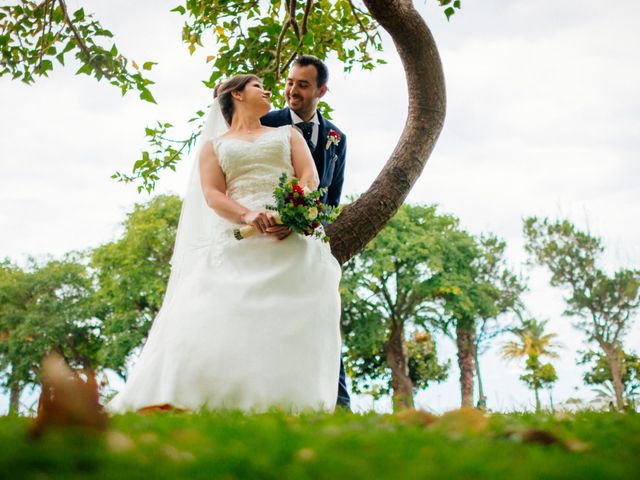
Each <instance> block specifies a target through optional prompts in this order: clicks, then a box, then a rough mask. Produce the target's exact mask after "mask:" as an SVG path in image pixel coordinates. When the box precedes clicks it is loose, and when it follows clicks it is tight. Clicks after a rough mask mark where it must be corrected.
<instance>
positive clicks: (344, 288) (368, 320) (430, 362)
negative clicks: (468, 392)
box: [340, 205, 469, 410]
mask: <svg viewBox="0 0 640 480" xmlns="http://www.w3.org/2000/svg"><path fill="white" fill-rule="evenodd" d="M456 225H457V220H456V219H455V218H454V217H451V216H447V215H438V214H436V208H435V207H425V206H419V205H416V206H410V205H403V206H402V207H401V208H400V210H399V211H398V213H397V214H396V216H395V217H394V218H393V219H392V220H391V221H390V222H389V224H388V225H387V226H386V227H385V229H384V230H382V232H380V234H379V235H378V236H377V237H376V238H375V239H374V240H373V241H371V242H370V243H369V244H368V245H367V246H366V247H365V249H364V250H362V251H361V252H360V253H359V254H358V255H357V256H355V257H354V258H352V259H351V260H350V261H349V262H347V263H346V264H345V266H344V273H343V277H342V283H341V288H340V291H341V294H342V305H343V310H342V324H343V328H344V333H345V344H346V346H347V353H346V357H345V360H346V365H347V369H348V370H349V373H350V374H351V375H352V376H353V377H354V378H353V380H354V383H353V388H354V391H356V392H368V393H373V394H374V396H378V395H382V394H386V393H390V392H391V393H392V395H393V405H394V409H395V410H399V409H403V408H409V407H412V406H413V396H414V393H415V391H416V390H418V389H423V388H426V387H427V386H428V384H429V383H430V382H432V381H436V382H439V381H442V380H444V379H445V378H446V376H447V370H448V367H449V362H445V363H443V364H440V363H438V359H437V352H436V345H435V342H434V341H433V338H432V336H431V327H430V324H429V318H430V315H431V313H430V312H431V311H432V310H434V309H436V308H437V305H435V300H436V296H435V292H434V288H433V287H432V286H431V285H430V283H429V281H430V279H431V277H432V276H433V275H434V274H435V272H438V271H441V270H442V265H441V258H440V252H441V250H442V249H444V248H450V247H452V245H453V244H454V243H455V242H456V241H463V242H464V241H469V239H468V238H467V237H466V236H464V234H461V233H459V232H457V231H456V229H455V227H456Z"/></svg>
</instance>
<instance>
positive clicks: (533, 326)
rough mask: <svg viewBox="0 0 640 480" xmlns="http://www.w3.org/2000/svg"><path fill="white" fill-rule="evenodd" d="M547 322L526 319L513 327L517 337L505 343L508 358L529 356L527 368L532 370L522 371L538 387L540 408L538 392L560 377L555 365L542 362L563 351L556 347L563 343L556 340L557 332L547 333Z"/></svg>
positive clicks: (531, 383) (537, 403) (537, 399)
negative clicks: (558, 350)
mask: <svg viewBox="0 0 640 480" xmlns="http://www.w3.org/2000/svg"><path fill="white" fill-rule="evenodd" d="M547 322H548V321H547V320H542V321H538V320H536V319H534V318H530V319H528V320H522V323H521V325H520V326H518V327H514V328H512V329H510V330H509V331H510V332H511V333H512V334H513V335H515V336H516V337H517V339H516V340H511V341H509V342H506V343H505V344H504V345H503V346H502V357H503V358H504V359H506V360H519V359H521V358H526V359H527V362H526V367H525V369H526V370H527V371H528V373H526V374H524V375H522V376H521V377H520V379H521V380H522V381H523V382H525V383H526V384H527V386H528V387H529V388H531V389H532V390H533V391H534V394H535V397H536V411H539V410H540V396H539V394H538V391H539V390H540V388H542V387H544V386H549V387H550V386H551V384H553V383H554V382H555V381H556V380H557V379H558V377H557V374H556V371H555V369H554V368H553V365H551V364H550V363H546V364H541V363H540V359H541V358H542V357H548V358H558V357H559V355H558V354H557V353H556V352H555V351H554V350H555V349H557V348H561V345H560V344H559V343H556V342H555V341H554V339H555V337H557V335H556V334H555V333H545V331H544V329H545V326H546V325H547Z"/></svg>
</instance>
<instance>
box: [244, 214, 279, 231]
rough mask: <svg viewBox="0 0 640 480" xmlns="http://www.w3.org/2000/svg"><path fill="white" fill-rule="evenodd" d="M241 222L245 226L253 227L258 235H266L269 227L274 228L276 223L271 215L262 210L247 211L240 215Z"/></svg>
mask: <svg viewBox="0 0 640 480" xmlns="http://www.w3.org/2000/svg"><path fill="white" fill-rule="evenodd" d="M241 220H242V221H243V222H244V223H246V224H247V225H251V226H253V227H255V228H256V229H257V230H258V231H259V232H260V233H263V234H264V233H268V232H267V229H268V228H269V227H274V226H276V225H277V224H276V222H275V220H274V219H273V213H272V212H270V211H268V210H262V211H260V212H254V211H248V212H247V213H245V214H244V215H242V217H241Z"/></svg>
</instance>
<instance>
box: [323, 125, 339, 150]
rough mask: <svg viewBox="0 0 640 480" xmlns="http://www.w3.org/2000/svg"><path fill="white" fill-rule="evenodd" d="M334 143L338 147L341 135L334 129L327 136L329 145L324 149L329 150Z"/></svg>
mask: <svg viewBox="0 0 640 480" xmlns="http://www.w3.org/2000/svg"><path fill="white" fill-rule="evenodd" d="M332 143H333V144H334V145H338V144H339V143H340V134H339V133H338V132H336V131H335V130H334V129H331V130H329V134H328V135H327V145H326V146H325V147H324V149H325V150H329V147H330V146H331V144H332Z"/></svg>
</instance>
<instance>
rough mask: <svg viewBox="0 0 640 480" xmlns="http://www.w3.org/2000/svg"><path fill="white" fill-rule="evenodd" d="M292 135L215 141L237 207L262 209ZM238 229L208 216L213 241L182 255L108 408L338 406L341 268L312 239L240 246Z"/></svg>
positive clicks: (285, 165)
mask: <svg viewBox="0 0 640 480" xmlns="http://www.w3.org/2000/svg"><path fill="white" fill-rule="evenodd" d="M290 128H291V127H281V128H278V129H273V130H270V131H268V132H267V133H265V134H263V135H262V136H261V137H259V138H258V139H257V140H256V141H255V142H253V143H251V142H246V141H243V140H239V139H232V138H219V139H216V140H214V147H215V148H216V151H217V154H218V159H219V162H220V165H221V167H222V169H223V171H224V173H225V177H226V181H227V188H228V194H229V195H230V196H231V197H232V198H234V199H236V200H237V201H238V202H239V203H240V204H242V205H245V206H246V207H248V208H250V209H263V208H264V206H265V204H268V203H272V201H273V200H272V193H273V189H274V187H275V186H276V185H277V182H278V177H279V176H280V175H281V174H282V172H283V171H286V172H288V173H289V174H293V168H292V166H291V159H290V141H289V138H290ZM213 215H215V214H213ZM235 227H237V225H235V224H233V223H230V222H227V221H226V220H223V219H222V218H220V217H217V226H216V228H215V230H216V232H215V236H214V238H215V241H213V242H210V244H208V245H203V246H201V247H200V248H196V249H193V250H192V251H191V252H190V254H189V258H188V259H187V260H186V261H185V265H184V266H183V268H182V271H181V272H180V274H179V275H178V276H177V277H176V278H175V280H172V281H174V282H175V284H174V285H173V286H171V285H170V290H171V298H165V301H164V304H163V306H162V309H161V310H160V312H159V314H158V316H157V317H156V319H155V320H154V323H153V326H152V328H151V331H150V334H149V337H148V339H147V342H146V344H145V345H144V347H143V348H142V351H141V353H140V356H139V358H138V359H137V362H136V363H135V365H134V368H133V371H132V372H131V375H130V376H129V378H128V381H127V382H126V384H125V386H124V388H123V390H122V391H121V392H120V393H119V394H118V395H116V396H115V397H114V398H113V399H112V400H111V402H109V403H108V404H107V410H109V411H111V412H123V411H129V410H136V409H139V408H142V407H145V406H150V405H156V404H163V403H169V404H171V405H174V406H177V407H184V408H189V409H193V410H197V409H200V408H203V407H204V408H208V409H217V408H238V409H242V410H246V411H252V412H259V411H264V410H266V409H269V408H271V407H280V408H284V409H286V410H289V411H300V410H305V409H315V410H329V411H331V410H333V409H334V408H335V403H336V397H337V388H338V375H339V367H340V346H341V341H340V329H339V319H340V296H339V281H340V275H341V270H340V266H339V264H338V262H337V261H336V259H335V258H334V257H333V256H332V255H331V252H330V250H329V246H328V244H326V243H323V242H321V241H320V240H318V239H314V238H310V237H305V236H302V235H298V234H295V233H294V234H292V235H290V236H289V237H287V238H286V239H285V240H282V241H279V240H277V239H276V238H274V237H270V236H265V235H257V236H254V237H250V238H247V239H245V240H241V241H237V240H235V239H234V238H233V234H232V230H233V228H235Z"/></svg>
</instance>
